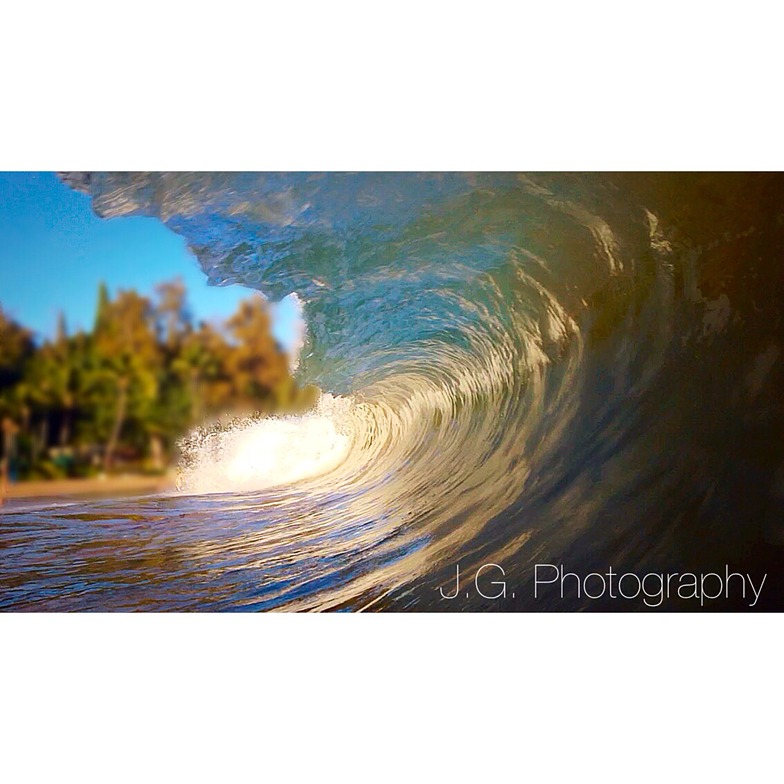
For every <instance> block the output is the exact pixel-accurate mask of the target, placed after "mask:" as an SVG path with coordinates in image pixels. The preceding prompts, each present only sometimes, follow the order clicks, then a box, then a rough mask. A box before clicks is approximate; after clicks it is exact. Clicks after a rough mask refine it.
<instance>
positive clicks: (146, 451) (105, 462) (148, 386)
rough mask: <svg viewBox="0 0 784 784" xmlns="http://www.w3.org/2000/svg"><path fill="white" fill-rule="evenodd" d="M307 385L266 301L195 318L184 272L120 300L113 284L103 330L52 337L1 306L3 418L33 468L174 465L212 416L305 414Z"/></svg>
mask: <svg viewBox="0 0 784 784" xmlns="http://www.w3.org/2000/svg"><path fill="white" fill-rule="evenodd" d="M318 395H319V390H318V389H317V388H315V387H305V388H304V389H300V388H299V386H298V385H297V384H296V382H295V381H294V379H293V378H292V376H291V374H290V373H289V363H288V357H287V356H286V355H285V354H284V353H283V352H282V351H281V349H280V348H279V347H278V345H277V344H276V343H275V340H274V339H273V337H272V335H271V332H270V316H269V312H268V308H267V306H266V303H265V301H264V300H263V299H262V298H261V297H260V296H252V297H250V298H249V299H247V300H245V301H243V302H242V303H241V304H240V306H239V308H238V310H237V312H236V313H235V314H234V315H233V316H232V317H231V318H230V319H229V320H228V321H227V322H226V323H225V324H216V325H213V324H208V323H203V322H202V323H199V324H194V323H193V319H192V316H191V313H190V309H189V307H188V304H187V297H186V291H185V287H184V285H183V284H182V282H181V281H179V280H175V281H171V282H167V283H163V284H161V285H159V286H158V287H157V288H156V297H155V299H154V300H151V299H149V298H147V297H144V296H141V295H140V294H138V293H137V292H135V291H119V292H117V294H116V296H115V297H114V298H113V299H112V298H111V297H110V295H109V291H108V289H107V288H106V286H105V285H104V284H101V286H100V287H99V290H98V306H97V309H96V317H95V322H94V326H93V330H92V331H91V332H79V333H77V334H75V335H69V334H68V331H67V328H66V325H65V321H64V319H63V318H62V317H61V318H60V319H59V321H58V327H57V333H56V336H55V338H54V340H52V341H47V342H45V343H43V344H42V345H40V346H36V344H35V343H34V341H33V339H32V334H31V333H30V332H29V330H27V329H25V328H24V327H23V326H21V325H20V324H18V323H16V322H14V321H13V320H11V319H10V318H8V317H7V316H6V315H5V314H4V313H3V311H2V310H0V418H4V420H7V421H8V422H9V423H10V424H8V426H7V428H6V430H7V432H8V433H13V436H7V437H6V438H5V439H4V445H3V446H2V449H0V452H2V453H9V452H10V453H11V456H12V458H15V459H16V461H17V464H18V466H20V467H21V469H22V471H23V472H25V473H26V474H27V475H28V476H39V477H41V476H51V477H54V476H63V475H72V476H73V475H84V474H85V473H86V472H89V471H90V470H93V471H95V470H101V469H102V470H104V471H108V470H112V469H113V468H118V467H126V468H127V467H129V466H132V467H135V468H145V469H149V470H162V469H163V468H164V467H165V463H166V462H167V461H168V460H170V459H171V457H172V452H173V448H174V444H175V442H176V440H177V439H178V438H179V437H180V436H181V435H182V434H183V433H184V432H185V431H187V430H188V429H189V428H191V427H193V426H195V425H205V424H206V423H207V422H208V421H209V420H210V419H211V418H212V419H214V418H216V417H219V416H220V417H225V416H227V415H236V414H253V413H256V414H257V415H267V414H274V413H286V412H294V411H303V410H305V409H307V408H309V407H311V406H312V405H314V404H315V402H316V401H317V399H318Z"/></svg>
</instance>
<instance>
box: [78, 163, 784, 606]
mask: <svg viewBox="0 0 784 784" xmlns="http://www.w3.org/2000/svg"><path fill="white" fill-rule="evenodd" d="M646 177H647V178H646ZM705 177H708V176H707V175H706V176H704V177H703V179H702V180H700V178H699V177H695V178H693V180H694V182H697V181H699V182H700V183H702V184H701V185H700V186H699V187H702V188H703V191H704V190H705V188H707V190H708V191H710V189H713V191H712V192H713V193H715V192H718V193H719V194H720V196H721V198H723V199H724V202H722V201H721V198H719V199H716V198H713V197H712V195H711V194H710V193H709V194H708V195H707V196H705V194H704V192H703V191H700V190H699V187H698V185H695V184H693V183H692V181H688V180H684V179H683V178H682V177H681V178H680V179H679V178H678V176H676V175H672V176H668V175H648V176H646V175H639V176H637V177H635V176H632V175H628V176H624V175H616V176H611V175H566V174H562V175H530V176H524V175H517V174H392V173H390V174H337V173H335V174H319V175H314V174H138V173H137V174H116V173H114V174H91V175H77V174H70V175H64V179H65V180H66V181H67V182H69V183H70V184H71V185H72V186H74V187H77V188H80V189H82V190H84V191H86V192H88V193H89V194H90V195H91V196H92V199H93V205H94V208H95V210H96V211H97V212H98V213H99V214H100V215H102V216H106V217H115V216H121V215H131V214H136V215H138V214H141V215H152V216H155V217H157V218H159V219H160V220H162V221H163V222H164V223H165V224H166V225H167V226H169V227H170V228H171V229H172V230H173V231H175V232H177V233H178V234H181V235H182V236H183V237H184V238H185V239H186V240H187V242H188V244H189V247H190V248H191V249H192V251H193V253H194V254H195V256H196V257H197V258H198V261H199V263H200V265H201V267H202V269H203V270H204V273H205V275H206V278H207V280H208V282H209V283H210V284H212V285H228V284H241V285H243V286H247V287H249V288H252V289H258V290H260V291H262V292H263V293H264V294H265V295H267V296H269V297H270V298H272V299H273V300H280V299H281V298H283V297H284V296H286V295H289V294H291V293H292V292H293V293H295V294H296V295H297V297H298V298H299V299H300V300H301V302H302V305H303V309H304V317H305V320H306V322H307V334H306V337H305V339H304V345H303V347H302V352H301V362H300V367H299V371H298V372H299V374H300V377H301V378H302V380H303V381H305V382H310V383H316V384H318V385H319V386H320V387H321V388H322V389H323V390H325V391H327V392H328V393H329V394H326V395H325V396H324V399H323V400H322V403H321V404H320V406H319V408H318V410H316V411H314V412H313V413H311V414H308V415H305V416H301V417H284V418H279V419H268V420H261V421H248V422H245V423H242V424H239V425H237V426H236V427H234V428H230V429H229V430H227V431H225V432H221V433H213V434H211V435H210V434H204V433H195V434H191V436H190V437H189V438H188V440H187V443H186V453H187V454H188V461H187V465H186V466H185V467H184V469H183V483H182V487H183V493H184V495H182V496H178V497H175V498H169V499H165V501H155V502H154V501H148V502H145V503H147V504H149V505H151V506H150V507H149V508H147V510H146V511H145V512H144V513H143V514H152V512H153V509H154V511H155V513H156V514H157V515H158V518H162V519H159V520H158V522H157V523H156V526H157V529H156V530H157V532H158V533H157V535H158V536H159V537H162V538H163V539H164V540H165V541H166V542H167V545H166V546H167V547H168V551H167V552H169V556H168V557H170V558H173V557H174V556H172V555H171V552H172V551H174V552H176V554H177V555H176V559H175V560H176V563H177V564H182V563H187V564H188V568H187V569H184V568H182V569H179V568H178V569H169V570H168V571H167V572H166V573H167V574H168V575H169V577H168V578H161V580H162V581H163V583H164V585H163V586H160V585H158V586H157V587H152V586H151V587H149V588H148V589H147V592H146V596H147V598H148V601H149V603H150V606H152V607H155V608H163V607H167V608H168V607H175V608H176V607H189V608H190V607H193V608H199V609H267V608H273V607H281V606H285V607H287V608H291V609H337V608H352V609H362V608H373V609H384V608H387V609H404V608H413V609H439V610H440V609H444V610H448V609H461V610H476V609H539V608H542V609H576V608H582V607H588V606H590V607H592V608H594V609H596V608H599V607H601V608H603V609H610V608H609V607H605V606H603V605H602V604H601V602H589V601H587V600H586V599H585V598H583V599H582V600H581V599H577V598H573V599H571V600H560V599H559V598H557V597H555V596H552V597H549V598H545V599H539V600H537V601H535V600H534V598H533V591H532V590H531V579H532V576H533V571H532V567H533V565H534V564H535V563H544V562H548V563H555V564H558V563H564V564H566V565H567V566H568V567H569V568H571V569H572V570H573V571H577V570H582V571H583V573H587V572H588V571H591V570H592V569H597V570H599V571H606V567H607V566H610V565H612V566H614V567H616V568H617V569H622V568H626V569H630V568H632V569H633V568H638V569H643V568H646V569H651V568H653V569H658V570H660V571H663V570H669V571H677V570H678V569H686V568H690V569H699V568H705V567H708V568H712V567H714V566H716V564H717V563H720V564H724V563H725V561H726V562H728V563H730V564H735V565H736V566H737V567H738V568H741V567H742V566H743V565H744V564H745V565H746V566H747V567H748V568H754V567H755V566H758V565H759V564H760V563H761V560H760V559H762V560H765V559H766V558H768V559H769V558H771V557H773V556H770V555H769V553H770V552H775V553H776V556H775V558H779V555H778V553H779V549H776V548H775V547H774V545H775V542H776V541H778V539H779V538H780V533H779V529H778V523H777V521H778V519H779V516H778V515H779V511H777V510H780V495H784V494H782V493H780V487H779V486H780V485H781V484H782V476H781V470H780V468H779V466H780V465H784V463H782V462H781V456H782V450H781V444H780V443H779V441H776V438H778V437H779V436H776V437H774V436H773V435H772V433H773V432H778V433H779V434H780V432H781V431H780V430H779V431H776V428H777V427H779V426H780V424H781V419H780V405H779V397H778V395H777V392H778V389H779V385H780V379H781V361H780V342H779V332H778V330H779V328H780V324H779V320H780V313H779V307H780V304H779V301H778V300H777V296H779V295H780V293H781V289H780V279H781V276H780V270H779V268H778V266H777V264H776V261H775V254H774V253H771V252H769V250H768V249H767V246H766V247H763V246H762V245H760V242H759V241H760V238H762V237H765V238H767V239H766V242H768V243H770V242H774V240H775V242H774V245H775V243H780V239H781V238H780V234H781V230H780V223H781V221H780V220H779V218H778V217H777V215H778V213H777V212H776V210H772V209H770V207H769V206H764V207H760V209H759V210H757V211H756V212H754V211H753V210H751V208H750V207H749V205H750V204H752V205H753V204H757V205H769V204H770V201H769V198H768V197H769V196H770V194H771V192H773V193H774V195H775V196H776V197H777V198H778V197H780V195H781V192H782V190H783V189H782V186H781V181H780V179H776V178H775V177H774V178H772V179H771V178H768V179H765V178H764V177H757V178H756V179H755V178H754V177H747V178H746V180H741V179H737V180H731V179H730V180H727V181H725V180H721V179H720V178H718V176H717V178H714V180H710V178H709V177H708V180H707V185H705ZM681 203H688V204H692V205H694V204H696V205H697V206H696V207H695V209H694V211H693V212H691V213H690V212H688V210H685V211H684V210H679V208H678V205H679V204H681ZM778 203H779V204H781V203H782V202H781V201H779V202H778ZM717 204H718V206H716V205H717ZM695 215H696V217H695ZM772 237H773V238H774V240H771V238H772ZM771 247H772V246H771ZM739 259H740V262H739ZM303 337H304V336H303ZM776 471H779V474H780V475H779V478H778V479H776ZM749 488H751V490H750V489H749ZM200 494H206V495H200ZM771 543H773V544H771ZM158 546H159V547H163V545H162V544H159V545H158ZM771 547H773V548H774V549H773V550H771V549H770V548H771ZM488 563H494V564H498V565H500V566H501V567H503V569H504V570H505V574H506V580H507V582H508V584H509V586H510V590H509V592H508V594H507V595H506V596H505V597H504V598H502V599H492V600H491V599H488V598H486V597H483V596H481V595H479V594H477V593H476V592H475V591H474V592H471V594H470V595H467V596H466V598H465V600H463V599H462V596H461V597H460V600H459V601H448V600H444V599H443V598H442V596H441V593H440V591H439V590H438V588H439V587H441V586H449V585H452V582H451V581H453V579H454V574H455V567H456V565H458V564H459V566H460V570H461V574H462V575H464V579H465V581H466V582H469V581H470V580H472V579H473V577H474V576H475V575H476V573H477V570H478V569H479V568H480V567H481V566H482V565H483V564H488ZM511 586H514V589H512V588H511ZM513 593H514V596H513V595H512V594H513ZM172 597H176V600H174V599H172ZM185 597H187V598H185ZM103 601H104V606H106V601H107V599H106V597H103ZM122 601H123V600H122V599H117V602H118V604H117V606H120V607H122V606H125V605H123V604H122ZM760 606H764V603H762V604H761V605H760ZM624 609H628V608H624Z"/></svg>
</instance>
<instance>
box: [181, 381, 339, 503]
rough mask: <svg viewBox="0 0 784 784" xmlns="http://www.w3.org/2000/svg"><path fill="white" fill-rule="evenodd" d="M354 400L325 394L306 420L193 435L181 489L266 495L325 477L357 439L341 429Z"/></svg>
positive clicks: (249, 423) (185, 445) (253, 422)
mask: <svg viewBox="0 0 784 784" xmlns="http://www.w3.org/2000/svg"><path fill="white" fill-rule="evenodd" d="M348 406H350V401H348V400H347V399H346V398H335V397H333V396H332V395H323V396H322V400H321V401H320V403H319V406H318V408H317V409H316V410H315V411H314V412H312V413H310V414H305V415H303V416H288V417H275V418H268V419H260V420H258V419H247V420H244V421H241V422H239V423H237V424H235V425H233V426H231V427H230V428H228V429H227V430H223V431H220V432H213V433H201V432H198V431H197V432H195V433H192V434H191V435H190V436H189V437H188V438H187V439H185V440H184V441H183V442H182V444H181V446H182V449H183V453H184V456H185V458H186V459H185V461H184V467H183V468H182V470H181V473H180V480H179V483H178V485H179V488H180V490H182V491H183V492H187V493H198V494H201V493H222V492H247V491H253V490H263V489H266V488H268V487H275V486H282V485H290V484H293V483H295V482H301V481H303V480H305V479H310V478H313V477H317V476H320V475H322V474H325V473H327V472H328V471H331V470H333V469H334V468H336V467H337V466H338V465H340V464H341V463H342V462H343V461H344V460H345V459H346V456H347V455H348V452H349V450H350V448H351V442H352V438H351V435H350V434H349V433H348V432H346V429H345V428H344V427H342V426H341V425H342V424H343V422H344V421H345V414H346V412H347V409H348Z"/></svg>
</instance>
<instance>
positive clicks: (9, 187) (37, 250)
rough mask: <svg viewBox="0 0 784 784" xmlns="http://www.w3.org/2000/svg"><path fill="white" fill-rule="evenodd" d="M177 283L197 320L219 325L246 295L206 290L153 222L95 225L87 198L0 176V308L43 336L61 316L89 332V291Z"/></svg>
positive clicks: (31, 177) (32, 176) (52, 184)
mask: <svg viewBox="0 0 784 784" xmlns="http://www.w3.org/2000/svg"><path fill="white" fill-rule="evenodd" d="M175 277H180V278H182V279H183V281H184V282H185V285H186V286H187V288H188V299H189V302H190V306H191V310H192V312H193V314H194V316H195V317H196V319H197V320H201V319H212V318H217V317H220V318H223V317H226V316H228V315H229V314H231V313H232V312H233V311H234V309H235V308H236V306H237V303H238V302H239V300H241V299H242V298H243V297H247V296H249V295H250V293H251V292H250V290H249V289H246V288H243V287H241V286H236V285H235V286H227V287H222V288H219V287H214V286H207V283H206V277H205V276H204V274H203V273H202V272H201V270H200V269H199V266H198V263H197V262H196V260H195V258H194V257H193V256H192V255H191V254H190V253H189V252H188V251H187V249H186V247H185V242H184V240H182V238H180V237H179V236H177V235H176V234H174V233H173V232H171V231H169V229H167V228H166V227H165V226H163V224H161V223H160V222H158V221H157V220H155V219H154V218H136V217H132V218H113V219H111V220H102V219H100V218H98V217H96V216H95V215H94V214H93V212H92V210H91V208H90V199H89V197H88V196H86V195H84V194H82V193H77V192H76V191H73V190H71V189H70V188H68V187H67V186H65V185H63V184H62V183H61V182H60V180H59V179H58V178H57V177H56V176H55V175H54V174H53V173H51V172H32V173H28V172H0V304H2V306H3V308H4V310H5V311H6V312H7V313H9V314H10V315H11V316H12V317H13V318H15V319H17V320H18V321H21V322H22V323H23V324H24V325H25V326H28V327H30V328H32V329H33V330H35V331H36V332H38V333H39V336H40V337H50V336H51V335H52V334H53V333H54V329H55V324H56V323H57V313H58V311H60V310H62V311H63V312H64V313H65V315H66V319H67V321H68V326H69V330H71V331H74V330H75V329H77V328H79V327H82V328H88V329H89V328H90V327H91V326H92V323H93V317H94V314H95V303H96V292H97V289H98V284H99V282H100V281H102V280H103V281H105V282H106V284H107V285H108V286H109V290H110V292H111V293H112V294H114V292H115V291H116V290H117V289H118V288H133V289H136V290H138V291H139V292H141V293H144V294H152V292H153V290H154V287H155V284H157V283H160V282H161V281H163V280H171V279H172V278H175Z"/></svg>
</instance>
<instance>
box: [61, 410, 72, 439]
mask: <svg viewBox="0 0 784 784" xmlns="http://www.w3.org/2000/svg"><path fill="white" fill-rule="evenodd" d="M70 440H71V409H70V407H66V408H65V409H63V418H62V420H61V422H60V446H68V442H69V441H70Z"/></svg>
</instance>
